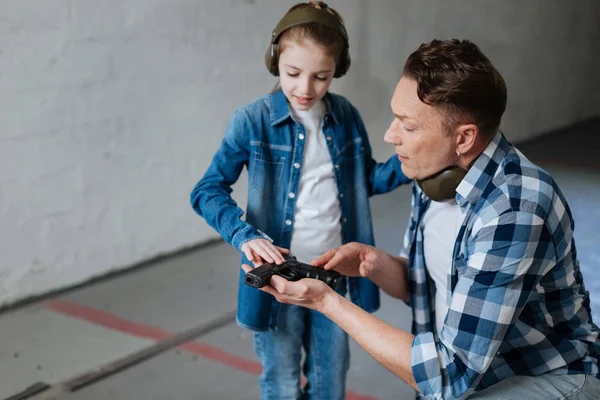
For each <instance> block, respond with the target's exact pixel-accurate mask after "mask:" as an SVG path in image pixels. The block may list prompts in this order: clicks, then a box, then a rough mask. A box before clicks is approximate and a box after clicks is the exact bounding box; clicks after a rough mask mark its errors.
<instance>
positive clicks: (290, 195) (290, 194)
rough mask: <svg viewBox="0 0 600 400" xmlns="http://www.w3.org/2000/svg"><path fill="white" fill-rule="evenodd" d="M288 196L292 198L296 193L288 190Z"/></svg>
mask: <svg viewBox="0 0 600 400" xmlns="http://www.w3.org/2000/svg"><path fill="white" fill-rule="evenodd" d="M288 197H289V198H290V199H293V198H294V197H296V195H295V194H294V193H292V192H289V193H288Z"/></svg>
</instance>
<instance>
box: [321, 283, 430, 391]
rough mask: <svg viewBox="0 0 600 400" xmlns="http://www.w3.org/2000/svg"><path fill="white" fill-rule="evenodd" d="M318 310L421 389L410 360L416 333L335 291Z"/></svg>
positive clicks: (374, 355) (392, 371)
mask: <svg viewBox="0 0 600 400" xmlns="http://www.w3.org/2000/svg"><path fill="white" fill-rule="evenodd" d="M317 311H319V312H321V313H323V314H324V315H325V316H326V317H328V318H329V319H331V320H332V321H333V322H335V323H336V324H337V325H339V326H340V328H342V329H343V330H344V331H346V333H348V335H350V337H352V338H353V339H354V340H355V341H356V342H357V343H358V344H359V345H360V346H361V347H362V348H363V349H365V351H366V352H367V353H369V354H370V355H371V357H373V358H374V359H375V361H377V362H378V363H379V364H381V365H383V366H384V367H385V368H386V369H387V370H389V371H390V372H391V373H393V374H394V375H396V376H398V377H399V378H401V379H402V380H403V381H404V382H406V383H408V384H409V385H410V386H412V387H413V388H415V389H416V390H419V388H418V387H417V384H416V383H415V379H414V378H413V373H412V366H411V362H410V352H411V345H412V341H413V340H414V336H413V335H411V334H410V333H408V332H404V331H402V330H400V329H398V328H395V327H393V326H391V325H389V324H387V323H385V322H383V321H382V320H380V319H379V318H377V317H375V316H373V315H372V314H369V313H368V312H366V311H365V310H363V309H362V308H360V307H358V306H357V305H355V304H353V303H352V302H350V301H349V300H348V299H346V298H344V297H342V296H340V295H339V294H337V293H335V292H334V291H331V293H330V294H329V295H328V296H327V297H326V298H325V299H324V301H323V304H322V305H321V306H319V307H317ZM365 327H368V329H365Z"/></svg>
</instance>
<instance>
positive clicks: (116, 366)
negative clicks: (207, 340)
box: [5, 310, 235, 400]
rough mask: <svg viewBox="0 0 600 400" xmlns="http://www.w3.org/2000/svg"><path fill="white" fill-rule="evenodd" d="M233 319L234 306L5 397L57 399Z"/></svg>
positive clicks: (195, 337) (14, 398) (228, 322)
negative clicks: (138, 347) (135, 348)
mask: <svg viewBox="0 0 600 400" xmlns="http://www.w3.org/2000/svg"><path fill="white" fill-rule="evenodd" d="M232 322H235V310H233V311H229V312H227V313H225V314H223V315H221V316H220V317H218V318H215V319H214V320H212V321H209V322H206V323H203V324H200V325H198V326H196V327H194V328H191V329H188V330H186V331H183V332H181V333H178V334H176V335H174V336H172V337H170V338H168V339H165V340H161V341H158V342H156V343H154V344H153V345H150V346H148V347H145V348H143V349H141V350H139V351H136V352H134V353H131V354H128V355H126V356H125V357H122V358H119V359H117V360H114V361H112V362H110V363H108V364H105V365H103V366H101V367H99V368H97V369H94V370H91V371H89V372H86V373H84V374H81V375H79V376H76V377H74V378H71V379H68V380H67V381H65V382H62V383H60V384H57V385H52V386H51V385H49V384H47V383H43V382H39V383H36V384H34V385H32V386H30V387H28V388H27V389H25V390H24V391H22V392H20V393H17V394H15V395H13V396H11V397H9V398H7V399H5V400H26V399H29V400H33V399H36V400H43V399H52V400H59V398H60V394H58V395H57V391H58V392H59V393H60V392H62V393H70V392H75V391H77V390H80V389H82V388H84V387H87V386H89V385H92V384H94V383H96V382H98V381H101V380H103V379H106V378H108V377H110V376H112V375H115V374H117V373H119V372H121V371H123V370H125V369H128V368H131V367H133V366H134V365H137V364H139V363H141V362H143V361H146V360H148V359H150V358H153V357H156V356H157V355H159V354H161V353H164V352H165V351H167V350H170V349H172V348H175V347H178V346H180V345H182V344H184V343H186V342H190V341H192V340H195V339H197V338H199V337H200V336H203V335H206V334H208V333H210V332H212V331H215V330H217V329H220V328H222V327H224V326H225V325H227V324H230V323H232ZM50 389H55V390H54V391H53V393H52V394H50V393H48V396H45V395H46V392H47V391H48V392H52V391H51V390H50ZM34 396H35V398H34Z"/></svg>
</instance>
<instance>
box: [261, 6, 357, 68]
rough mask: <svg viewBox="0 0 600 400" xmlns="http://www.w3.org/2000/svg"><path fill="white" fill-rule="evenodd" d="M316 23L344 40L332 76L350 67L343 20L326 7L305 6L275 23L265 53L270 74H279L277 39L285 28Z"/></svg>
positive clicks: (346, 34) (346, 35)
mask: <svg viewBox="0 0 600 400" xmlns="http://www.w3.org/2000/svg"><path fill="white" fill-rule="evenodd" d="M308 23H317V24H321V25H325V26H327V27H329V28H331V29H333V30H334V31H335V32H337V33H338V34H339V35H340V36H341V37H342V39H343V40H344V43H345V47H344V49H343V50H342V53H341V54H340V57H339V60H337V65H336V70H335V75H334V77H336V78H339V77H340V76H343V75H344V74H345V73H346V72H347V71H348V68H350V54H349V53H348V33H347V32H346V27H345V25H344V22H343V21H342V20H341V19H340V18H338V17H336V16H335V15H333V14H331V13H330V12H329V11H327V9H326V8H320V9H319V8H314V7H306V8H300V9H297V10H294V11H291V12H290V13H288V14H287V15H285V16H284V17H283V18H282V19H281V20H280V21H279V23H278V24H277V26H276V27H275V29H273V33H272V34H271V43H270V45H269V48H268V49H267V53H266V54H265V64H266V66H267V69H268V70H269V72H271V74H273V75H275V76H279V68H278V65H277V64H278V62H279V39H280V37H281V35H282V34H283V32H285V31H286V30H288V29H290V28H292V27H294V26H297V25H302V24H308Z"/></svg>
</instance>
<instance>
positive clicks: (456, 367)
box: [403, 132, 600, 400]
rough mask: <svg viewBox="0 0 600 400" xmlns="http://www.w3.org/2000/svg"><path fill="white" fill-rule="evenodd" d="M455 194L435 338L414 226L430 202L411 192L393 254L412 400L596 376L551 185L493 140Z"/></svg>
mask: <svg viewBox="0 0 600 400" xmlns="http://www.w3.org/2000/svg"><path fill="white" fill-rule="evenodd" d="M456 192H457V195H456V201H457V203H458V205H459V206H460V207H461V210H462V212H463V214H464V215H465V218H464V222H463V224H462V226H461V228H460V230H459V233H458V236H457V239H456V242H455V245H454V253H453V262H452V268H451V270H450V272H449V275H448V293H447V298H448V306H449V310H448V314H447V315H446V318H445V321H444V326H443V328H442V330H441V331H440V333H439V337H438V336H437V334H435V333H434V324H435V310H434V304H435V302H434V299H435V285H434V284H433V282H432V279H431V278H430V277H429V276H428V273H427V267H426V265H425V259H424V255H423V240H426V239H424V238H423V234H422V227H421V222H422V218H423V214H424V213H425V211H426V210H427V207H428V205H429V203H430V200H429V198H428V197H427V196H426V195H425V194H424V193H423V192H422V191H421V190H420V189H419V187H418V186H416V185H414V186H413V198H412V213H411V219H410V223H409V226H408V229H407V232H406V236H405V239H404V251H403V255H405V256H406V257H407V258H408V259H409V272H408V279H409V282H410V300H411V306H412V311H413V326H412V331H413V334H414V335H415V339H414V341H413V343H412V351H411V365H412V371H413V375H414V378H415V380H416V382H417V385H418V387H419V389H420V391H421V392H422V393H421V396H422V397H424V398H427V399H446V400H448V399H463V398H466V397H467V396H468V395H470V394H472V393H473V392H474V391H478V390H481V389H484V388H486V387H489V386H491V385H493V384H495V383H497V382H499V381H501V380H502V379H504V378H506V377H509V376H512V375H540V374H544V373H548V372H551V373H553V374H589V375H594V376H597V377H600V376H599V369H598V360H599V358H600V341H599V339H598V328H597V327H596V326H595V325H594V323H593V321H592V317H591V313H590V301H589V295H588V292H587V291H586V290H585V286H584V284H583V279H582V275H581V272H580V270H579V264H578V261H577V252H576V250H575V241H574V239H573V219H572V216H571V212H570V210H569V207H568V205H567V202H566V200H565V198H564V197H563V195H562V193H561V191H560V189H559V188H558V186H557V184H556V183H555V181H554V180H553V179H552V177H551V176H550V175H549V174H548V173H547V172H546V171H544V170H542V169H541V168H539V167H537V166H536V165H534V164H532V163H531V162H530V161H529V160H528V159H527V158H525V156H524V155H523V154H522V153H520V152H519V151H518V150H517V149H516V148H514V147H513V146H512V145H511V144H510V143H509V142H508V140H507V139H506V138H505V137H504V135H503V134H502V133H500V132H499V133H497V134H496V135H495V137H494V139H493V140H492V142H491V143H490V144H489V145H488V146H487V148H486V149H485V151H484V152H483V153H482V154H481V155H480V156H479V158H478V159H477V160H476V161H475V163H474V164H473V166H472V167H471V169H470V170H469V172H468V174H467V175H466V177H465V179H464V180H463V181H462V182H461V184H460V185H459V187H458V188H457V190H456Z"/></svg>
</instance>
